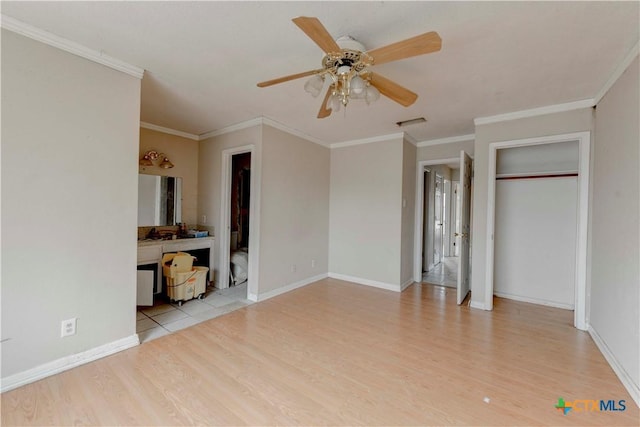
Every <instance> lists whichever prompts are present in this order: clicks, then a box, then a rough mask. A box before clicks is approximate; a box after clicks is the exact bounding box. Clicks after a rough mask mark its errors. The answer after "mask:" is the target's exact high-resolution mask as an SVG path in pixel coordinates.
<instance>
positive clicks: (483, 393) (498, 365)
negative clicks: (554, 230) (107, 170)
mask: <svg viewBox="0 0 640 427" xmlns="http://www.w3.org/2000/svg"><path fill="white" fill-rule="evenodd" d="M571 322H572V313H571V312H568V311H565V310H560V309H554V308H547V307H542V306H536V305H531V304H526V303H520V302H514V301H508V300H503V299H497V300H496V303H495V310H494V311H493V312H483V311H478V310H471V309H469V308H467V307H458V306H456V305H455V290H451V289H447V288H441V287H435V286H430V285H420V284H416V285H413V286H411V287H410V288H408V289H407V290H406V291H405V292H403V293H401V294H398V293H394V292H390V291H384V290H380V289H374V288H370V287H364V286H359V285H353V284H348V283H346V282H342V281H339V280H332V279H327V280H322V281H320V282H317V283H314V284H312V285H309V286H306V287H304V288H301V289H298V290H295V291H293V292H290V293H287V294H284V295H281V296H279V297H276V298H272V299H270V300H267V301H264V302H261V303H258V304H254V305H251V306H248V307H246V308H243V309H240V310H238V311H235V312H233V313H230V314H227V315H225V316H223V317H219V318H216V319H212V320H210V321H207V322H205V323H201V324H198V325H195V326H193V327H191V328H189V329H185V330H182V331H180V332H177V333H174V334H172V335H168V336H165V337H162V338H158V339H156V340H154V341H151V342H149V343H145V344H142V345H140V346H138V347H136V348H133V349H130V350H127V351H124V352H121V353H118V354H115V355H113V356H110V357H107V358H104V359H101V360H98V361H96V362H92V363H90V364H87V365H84V366H81V367H78V368H75V369H72V370H70V371H67V372H63V373H61V374H58V375H55V376H53V377H50V378H47V379H44V380H42V381H38V382H36V383H33V384H30V385H27V386H24V387H21V388H19V389H16V390H13V391H11V392H7V393H4V394H3V395H2V425H7V426H9V425H11V426H14V425H71V424H74V425H76V424H84V425H194V424H198V425H276V424H279V425H450V424H457V425H465V424H466V425H618V424H619V425H638V420H639V416H640V414H639V410H638V408H637V406H636V405H635V404H634V403H633V400H632V399H631V397H630V396H629V394H628V393H627V392H626V391H625V389H624V388H623V386H622V385H621V384H620V382H619V381H618V379H617V378H616V376H615V374H614V373H613V371H612V370H611V368H610V367H609V366H608V365H607V363H606V361H605V360H604V358H603V357H602V355H601V354H600V352H599V351H598V350H597V348H596V346H595V344H594V343H593V342H592V340H591V338H590V337H589V335H588V334H587V333H585V332H581V331H578V330H576V329H574V328H573V327H572V326H571ZM559 397H563V398H564V399H565V400H566V401H571V400H575V399H595V400H599V399H606V400H608V399H615V400H616V401H617V400H621V399H624V400H626V406H627V410H626V411H625V412H593V413H592V412H583V413H578V412H573V411H571V412H570V413H569V414H567V415H563V414H562V413H561V412H560V411H558V410H557V409H555V408H554V405H555V404H556V403H557V401H558V398H559ZM485 398H489V399H490V400H489V403H486V402H485V401H484V399H485Z"/></svg>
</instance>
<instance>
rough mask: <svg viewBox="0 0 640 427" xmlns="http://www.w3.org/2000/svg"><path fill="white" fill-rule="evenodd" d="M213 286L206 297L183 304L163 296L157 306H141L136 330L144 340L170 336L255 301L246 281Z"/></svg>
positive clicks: (137, 314) (137, 316)
mask: <svg viewBox="0 0 640 427" xmlns="http://www.w3.org/2000/svg"><path fill="white" fill-rule="evenodd" d="M209 289H210V290H208V291H207V293H206V294H205V297H204V298H203V299H201V300H198V299H194V300H191V301H186V302H184V303H182V305H181V306H178V304H169V303H167V302H166V301H165V300H163V299H162V298H159V299H158V301H157V302H156V303H155V304H154V305H153V307H138V312H137V313H136V332H137V333H138V337H139V338H140V342H147V341H150V340H152V339H155V338H159V337H161V336H164V335H168V334H170V333H172V332H175V331H178V330H180V329H184V328H188V327H189V326H192V325H195V324H197V323H200V322H204V321H205V320H209V319H213V318H214V317H218V316H222V315H223V314H226V313H229V312H232V311H234V310H237V309H239V308H242V307H245V306H247V305H249V304H252V303H253V302H252V301H249V300H248V299H246V298H247V284H246V282H245V283H244V284H242V285H238V286H234V287H231V288H227V289H215V288H209Z"/></svg>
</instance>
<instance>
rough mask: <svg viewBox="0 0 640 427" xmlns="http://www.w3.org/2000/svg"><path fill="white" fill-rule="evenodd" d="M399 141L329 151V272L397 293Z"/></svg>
mask: <svg viewBox="0 0 640 427" xmlns="http://www.w3.org/2000/svg"><path fill="white" fill-rule="evenodd" d="M402 146H403V140H402V137H400V138H396V139H391V140H388V141H381V142H375V143H370V144H362V145H355V146H348V147H341V148H334V149H332V150H331V196H330V199H331V201H330V227H329V272H330V274H332V275H334V276H335V275H341V276H347V277H351V278H356V279H364V280H368V281H373V282H379V283H378V284H382V285H389V286H387V287H394V288H398V289H399V285H400V280H399V279H400V275H401V271H400V270H401V268H400V258H401V253H400V252H401V249H400V248H401V244H400V241H401V224H402V160H403V159H402V151H403V150H402Z"/></svg>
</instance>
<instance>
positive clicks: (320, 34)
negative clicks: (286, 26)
mask: <svg viewBox="0 0 640 427" xmlns="http://www.w3.org/2000/svg"><path fill="white" fill-rule="evenodd" d="M292 21H293V23H294V24H296V25H297V26H298V27H299V28H300V29H301V30H302V31H304V33H305V34H306V35H307V36H309V38H310V39H311V40H313V41H314V42H315V43H316V44H317V45H318V46H320V49H322V50H323V51H325V52H326V53H331V52H340V50H341V49H340V46H338V43H336V41H335V40H334V39H333V37H331V34H329V32H328V31H327V29H326V28H325V27H324V25H322V23H321V22H320V21H319V20H318V18H312V17H308V16H299V17H297V18H293V19H292Z"/></svg>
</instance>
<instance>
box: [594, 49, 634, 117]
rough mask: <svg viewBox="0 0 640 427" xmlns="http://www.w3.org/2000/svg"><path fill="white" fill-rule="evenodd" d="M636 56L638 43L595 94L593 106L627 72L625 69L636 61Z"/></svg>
mask: <svg viewBox="0 0 640 427" xmlns="http://www.w3.org/2000/svg"><path fill="white" fill-rule="evenodd" d="M638 54H640V41H639V42H637V43H636V44H635V46H633V47H632V48H631V50H630V51H629V53H627V56H625V57H624V59H623V60H622V62H621V63H620V64H618V66H617V67H616V69H615V70H614V71H613V74H611V76H610V77H609V80H607V81H606V83H605V84H604V86H603V87H602V89H600V91H599V92H598V93H597V94H596V96H595V97H594V105H595V104H598V102H600V100H601V99H602V98H603V97H604V96H605V95H606V94H607V92H608V91H609V89H611V86H613V85H614V84H615V82H616V81H618V79H619V78H620V76H621V75H622V73H624V72H625V71H627V68H629V65H631V63H632V62H633V60H634V59H636V56H638Z"/></svg>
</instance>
